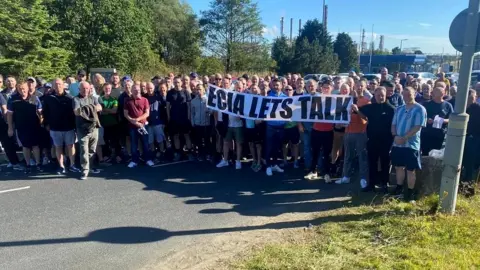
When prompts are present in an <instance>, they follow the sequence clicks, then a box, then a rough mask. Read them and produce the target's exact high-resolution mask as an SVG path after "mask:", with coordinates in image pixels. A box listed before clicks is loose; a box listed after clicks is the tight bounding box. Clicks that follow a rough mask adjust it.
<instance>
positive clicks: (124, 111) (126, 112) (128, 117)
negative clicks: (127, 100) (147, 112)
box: [123, 110, 135, 122]
mask: <svg viewBox="0 0 480 270" xmlns="http://www.w3.org/2000/svg"><path fill="white" fill-rule="evenodd" d="M123 116H125V119H127V120H128V121H130V122H132V121H135V119H133V118H132V117H130V116H129V115H128V111H127V110H123Z"/></svg>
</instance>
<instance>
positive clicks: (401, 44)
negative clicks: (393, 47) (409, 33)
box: [400, 38, 408, 53]
mask: <svg viewBox="0 0 480 270" xmlns="http://www.w3.org/2000/svg"><path fill="white" fill-rule="evenodd" d="M407 40H408V38H404V39H401V40H400V53H402V46H403V42H404V41H407Z"/></svg>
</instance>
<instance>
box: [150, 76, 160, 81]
mask: <svg viewBox="0 0 480 270" xmlns="http://www.w3.org/2000/svg"><path fill="white" fill-rule="evenodd" d="M161 79H162V77H160V76H159V75H155V77H153V78H152V81H154V80H161Z"/></svg>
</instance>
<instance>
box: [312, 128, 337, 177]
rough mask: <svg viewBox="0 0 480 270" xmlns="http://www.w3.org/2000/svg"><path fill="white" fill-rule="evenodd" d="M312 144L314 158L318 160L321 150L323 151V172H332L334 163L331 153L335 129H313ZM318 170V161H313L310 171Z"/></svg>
mask: <svg viewBox="0 0 480 270" xmlns="http://www.w3.org/2000/svg"><path fill="white" fill-rule="evenodd" d="M311 145H312V160H318V158H319V157H320V151H323V160H322V172H323V173H324V174H331V173H332V172H331V170H332V167H333V166H332V164H331V157H330V154H331V152H332V147H333V130H332V131H317V130H315V129H312V137H311ZM316 171H317V162H312V165H311V166H310V172H316Z"/></svg>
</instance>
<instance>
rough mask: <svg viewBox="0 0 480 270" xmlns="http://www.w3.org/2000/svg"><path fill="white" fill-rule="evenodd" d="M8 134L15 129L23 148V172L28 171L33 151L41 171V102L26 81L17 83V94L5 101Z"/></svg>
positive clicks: (10, 134) (11, 135) (38, 168)
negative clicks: (31, 93)
mask: <svg viewBox="0 0 480 270" xmlns="http://www.w3.org/2000/svg"><path fill="white" fill-rule="evenodd" d="M7 110H8V114H7V120H8V136H10V137H13V134H14V131H15V130H16V131H17V137H18V141H19V143H20V144H21V145H22V148H23V156H24V158H25V161H26V168H25V173H30V158H31V152H33V155H34V158H35V163H36V169H37V171H39V172H41V171H43V169H42V167H41V160H40V147H39V146H40V137H39V136H38V134H40V132H41V129H42V127H41V121H42V118H41V113H42V103H41V102H40V99H39V98H38V97H36V96H32V95H30V93H29V91H28V86H27V83H22V84H20V85H19V87H18V90H17V94H14V95H12V96H11V97H10V99H9V100H8V102H7Z"/></svg>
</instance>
